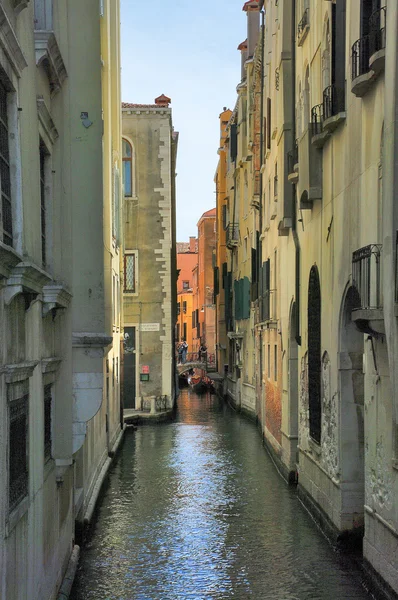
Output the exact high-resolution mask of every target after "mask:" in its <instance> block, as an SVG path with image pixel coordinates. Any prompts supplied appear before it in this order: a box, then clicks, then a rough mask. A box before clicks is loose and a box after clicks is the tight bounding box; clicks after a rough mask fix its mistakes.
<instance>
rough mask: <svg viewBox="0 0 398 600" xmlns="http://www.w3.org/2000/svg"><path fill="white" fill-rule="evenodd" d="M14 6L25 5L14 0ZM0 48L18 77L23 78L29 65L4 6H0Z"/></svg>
mask: <svg viewBox="0 0 398 600" xmlns="http://www.w3.org/2000/svg"><path fill="white" fill-rule="evenodd" d="M14 4H15V5H17V4H25V3H24V2H17V1H16V0H14ZM22 8H24V6H22ZM0 46H1V47H2V49H3V50H4V52H5V54H6V56H7V58H8V60H9V63H10V65H11V67H12V69H13V71H14V73H15V74H16V76H17V77H21V72H22V71H23V69H24V68H25V67H27V66H28V63H27V61H26V58H25V56H24V53H23V52H22V48H21V46H20V45H19V41H18V38H17V36H16V35H15V32H14V30H13V28H12V25H11V23H10V21H9V20H8V17H7V14H6V11H5V10H4V8H3V5H2V4H0Z"/></svg>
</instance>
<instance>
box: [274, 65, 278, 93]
mask: <svg viewBox="0 0 398 600" xmlns="http://www.w3.org/2000/svg"><path fill="white" fill-rule="evenodd" d="M275 89H276V91H277V92H278V91H279V67H277V68H276V69H275Z"/></svg>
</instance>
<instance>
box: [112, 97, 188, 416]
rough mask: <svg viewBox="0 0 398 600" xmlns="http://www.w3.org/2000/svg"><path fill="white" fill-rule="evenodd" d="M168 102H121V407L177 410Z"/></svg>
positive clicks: (172, 143) (173, 145) (173, 142)
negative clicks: (122, 393) (122, 247)
mask: <svg viewBox="0 0 398 600" xmlns="http://www.w3.org/2000/svg"><path fill="white" fill-rule="evenodd" d="M170 102H171V101H170V99H169V98H167V97H166V96H164V95H162V96H159V97H158V98H156V99H155V103H154V104H130V103H123V105H122V115H123V117H122V118H123V183H124V204H125V208H124V221H123V227H124V249H123V252H124V256H123V265H124V277H123V305H124V337H125V339H124V380H123V387H124V408H125V409H129V408H130V409H131V408H135V409H143V410H146V409H147V410H151V411H152V412H155V411H159V410H165V409H170V408H172V407H173V406H174V403H175V393H176V385H175V383H176V367H175V324H176V318H177V315H176V307H177V285H176V282H177V260H176V226H175V217H176V215H175V163H176V155H177V142H178V134H177V133H176V132H174V130H173V125H172V119H171V108H170V107H169V104H170Z"/></svg>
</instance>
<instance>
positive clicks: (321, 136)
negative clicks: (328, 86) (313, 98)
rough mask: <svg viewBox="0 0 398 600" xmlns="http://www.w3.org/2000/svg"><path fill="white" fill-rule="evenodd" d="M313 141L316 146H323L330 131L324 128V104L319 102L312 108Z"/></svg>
mask: <svg viewBox="0 0 398 600" xmlns="http://www.w3.org/2000/svg"><path fill="white" fill-rule="evenodd" d="M311 132H312V138H311V143H312V144H313V145H314V146H315V147H316V148H323V146H324V145H325V144H326V142H327V140H328V139H329V137H330V133H329V132H328V131H325V130H324V128H323V104H317V105H316V106H313V107H312V109H311Z"/></svg>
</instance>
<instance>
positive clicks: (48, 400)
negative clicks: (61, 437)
mask: <svg viewBox="0 0 398 600" xmlns="http://www.w3.org/2000/svg"><path fill="white" fill-rule="evenodd" d="M51 404H52V392H51V384H49V385H45V386H44V462H47V461H48V460H50V458H51Z"/></svg>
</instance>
